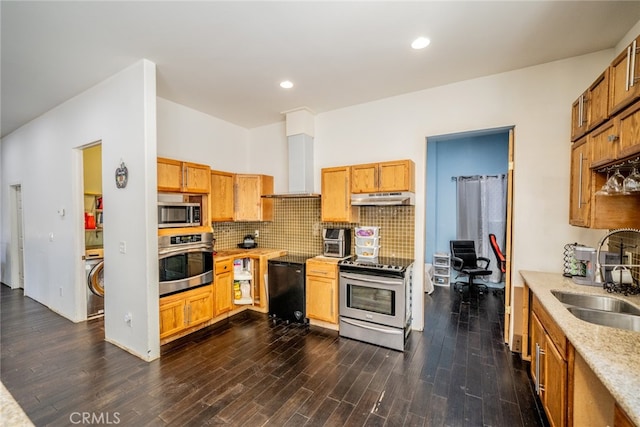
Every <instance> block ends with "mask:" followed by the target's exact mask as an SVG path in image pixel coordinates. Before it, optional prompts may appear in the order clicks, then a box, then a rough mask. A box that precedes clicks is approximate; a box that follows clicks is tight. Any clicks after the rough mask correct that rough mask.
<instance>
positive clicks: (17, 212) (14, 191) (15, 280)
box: [9, 184, 24, 289]
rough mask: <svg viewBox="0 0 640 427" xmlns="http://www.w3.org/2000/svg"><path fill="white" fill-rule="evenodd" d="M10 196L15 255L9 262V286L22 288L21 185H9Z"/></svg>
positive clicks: (22, 224)
mask: <svg viewBox="0 0 640 427" xmlns="http://www.w3.org/2000/svg"><path fill="white" fill-rule="evenodd" d="M9 188H10V197H11V236H12V238H11V250H10V251H9V253H10V254H15V257H13V259H12V260H11V262H10V266H11V267H10V268H11V288H12V289H24V217H23V212H22V185H21V184H14V185H10V186H9Z"/></svg>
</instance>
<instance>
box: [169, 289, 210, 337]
mask: <svg viewBox="0 0 640 427" xmlns="http://www.w3.org/2000/svg"><path fill="white" fill-rule="evenodd" d="M212 318H213V285H207V286H202V287H199V288H196V289H192V290H189V291H185V292H180V293H177V294H174V295H169V296H167V297H163V298H160V339H161V340H162V339H164V338H167V337H169V336H171V335H175V334H177V333H180V332H182V331H184V330H186V329H189V328H192V327H195V326H197V325H199V324H201V323H204V322H206V321H208V320H211V319H212Z"/></svg>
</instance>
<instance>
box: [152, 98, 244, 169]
mask: <svg viewBox="0 0 640 427" xmlns="http://www.w3.org/2000/svg"><path fill="white" fill-rule="evenodd" d="M157 106H158V156H159V157H168V158H171V159H178V160H184V161H189V162H194V163H202V164H206V165H209V166H210V167H211V168H212V169H216V170H221V171H227V172H237V173H247V172H250V171H251V172H253V171H252V170H251V169H250V168H249V154H248V152H249V131H248V130H247V129H245V128H243V127H240V126H237V125H234V124H231V123H229V122H225V121H224V120H220V119H218V118H216V117H213V116H210V115H207V114H205V113H201V112H200V111H197V110H194V109H192V108H189V107H185V106H184V105H181V104H176V103H175V102H172V101H169V100H166V99H164V98H158V99H157Z"/></svg>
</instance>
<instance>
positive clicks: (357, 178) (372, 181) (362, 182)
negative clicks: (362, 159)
mask: <svg viewBox="0 0 640 427" xmlns="http://www.w3.org/2000/svg"><path fill="white" fill-rule="evenodd" d="M376 191H378V163H368V164H364V165H355V166H351V192H352V193H374V192H376Z"/></svg>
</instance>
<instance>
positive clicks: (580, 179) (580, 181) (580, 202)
mask: <svg viewBox="0 0 640 427" xmlns="http://www.w3.org/2000/svg"><path fill="white" fill-rule="evenodd" d="M583 162H584V153H582V152H581V153H580V172H579V173H578V182H579V184H578V209H582V164H583Z"/></svg>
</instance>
